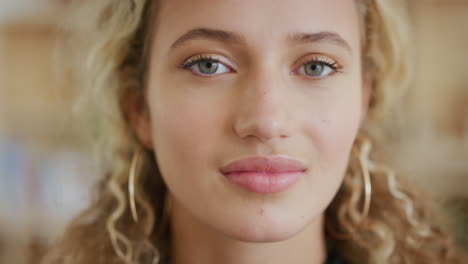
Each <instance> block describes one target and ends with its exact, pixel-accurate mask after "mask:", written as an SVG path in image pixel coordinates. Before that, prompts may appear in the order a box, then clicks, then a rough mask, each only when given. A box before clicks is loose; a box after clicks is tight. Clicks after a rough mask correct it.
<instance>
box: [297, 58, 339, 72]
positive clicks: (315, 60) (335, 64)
mask: <svg viewBox="0 0 468 264" xmlns="http://www.w3.org/2000/svg"><path fill="white" fill-rule="evenodd" d="M311 63H317V64H323V65H325V66H328V67H330V68H332V69H333V70H334V71H339V70H341V68H342V67H341V66H340V65H339V64H338V62H336V61H333V60H329V59H326V58H319V57H314V58H313V59H311V60H309V61H307V62H306V63H303V64H302V66H304V65H307V64H311Z"/></svg>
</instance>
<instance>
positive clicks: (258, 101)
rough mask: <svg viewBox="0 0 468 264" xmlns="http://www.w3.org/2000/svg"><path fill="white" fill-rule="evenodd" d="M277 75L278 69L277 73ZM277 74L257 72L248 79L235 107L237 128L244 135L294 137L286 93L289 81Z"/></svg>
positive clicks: (234, 125) (263, 137) (246, 136)
mask: <svg viewBox="0 0 468 264" xmlns="http://www.w3.org/2000/svg"><path fill="white" fill-rule="evenodd" d="M275 74H276V75H277V73H275ZM275 74H272V73H270V74H268V73H265V74H257V75H255V76H253V77H251V78H250V79H249V80H246V81H245V83H244V85H243V87H242V88H241V89H240V90H241V96H240V98H239V100H238V101H237V102H238V103H237V106H236V107H235V109H236V113H235V119H234V124H233V129H234V132H235V133H236V134H237V136H238V137H240V138H242V139H248V138H255V139H257V140H259V141H261V142H267V141H271V140H274V139H281V138H288V137H290V129H291V127H290V124H289V123H290V119H288V111H289V110H290V109H289V107H290V106H291V105H290V103H288V101H287V98H286V97H285V93H286V91H285V89H286V88H285V85H284V82H282V80H280V78H272V76H275Z"/></svg>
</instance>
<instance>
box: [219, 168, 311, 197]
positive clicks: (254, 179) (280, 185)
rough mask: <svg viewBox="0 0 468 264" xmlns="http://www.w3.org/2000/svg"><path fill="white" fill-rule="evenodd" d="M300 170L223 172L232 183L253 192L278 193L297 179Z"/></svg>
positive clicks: (300, 172) (300, 173)
mask: <svg viewBox="0 0 468 264" xmlns="http://www.w3.org/2000/svg"><path fill="white" fill-rule="evenodd" d="M302 173H303V172H302V171H291V172H276V173H273V172H254V171H250V172H233V173H227V174H224V176H225V177H226V178H227V179H228V180H229V181H230V182H232V183H234V184H237V185H238V186H240V187H242V188H244V189H246V190H248V191H251V192H255V193H261V194H268V193H279V192H282V191H284V190H286V189H288V188H289V187H290V186H292V185H293V184H294V183H296V182H297V181H298V180H299V177H300V176H301V175H302Z"/></svg>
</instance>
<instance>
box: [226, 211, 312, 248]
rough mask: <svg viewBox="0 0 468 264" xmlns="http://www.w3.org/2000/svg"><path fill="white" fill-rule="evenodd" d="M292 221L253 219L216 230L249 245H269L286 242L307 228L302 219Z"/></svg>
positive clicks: (266, 218)
mask: <svg viewBox="0 0 468 264" xmlns="http://www.w3.org/2000/svg"><path fill="white" fill-rule="evenodd" d="M300 220H301V221H297V220H296V221H294V220H292V219H284V217H278V218H268V217H264V216H263V217H261V218H253V219H251V220H250V221H245V218H244V219H243V220H242V221H237V222H235V223H231V226H228V227H226V226H224V227H222V229H223V230H218V231H221V232H222V233H224V234H225V235H226V236H228V237H230V238H231V239H233V240H237V241H242V242H251V243H269V242H280V241H285V240H288V239H290V238H292V237H294V236H296V235H297V234H298V233H300V232H301V231H302V230H304V229H305V228H306V226H307V222H306V221H304V220H303V219H300Z"/></svg>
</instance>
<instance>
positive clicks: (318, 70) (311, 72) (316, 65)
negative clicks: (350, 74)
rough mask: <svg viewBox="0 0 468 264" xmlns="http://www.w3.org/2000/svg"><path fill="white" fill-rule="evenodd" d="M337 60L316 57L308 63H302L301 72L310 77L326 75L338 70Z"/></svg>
mask: <svg viewBox="0 0 468 264" xmlns="http://www.w3.org/2000/svg"><path fill="white" fill-rule="evenodd" d="M338 68H339V67H338V65H337V63H336V62H331V61H328V60H326V59H318V58H314V59H312V60H311V61H309V62H307V63H306V64H304V65H302V66H301V67H300V69H299V73H300V74H303V75H307V76H310V77H317V78H319V77H325V76H328V75H330V74H332V73H334V72H335V71H337V70H338Z"/></svg>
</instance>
